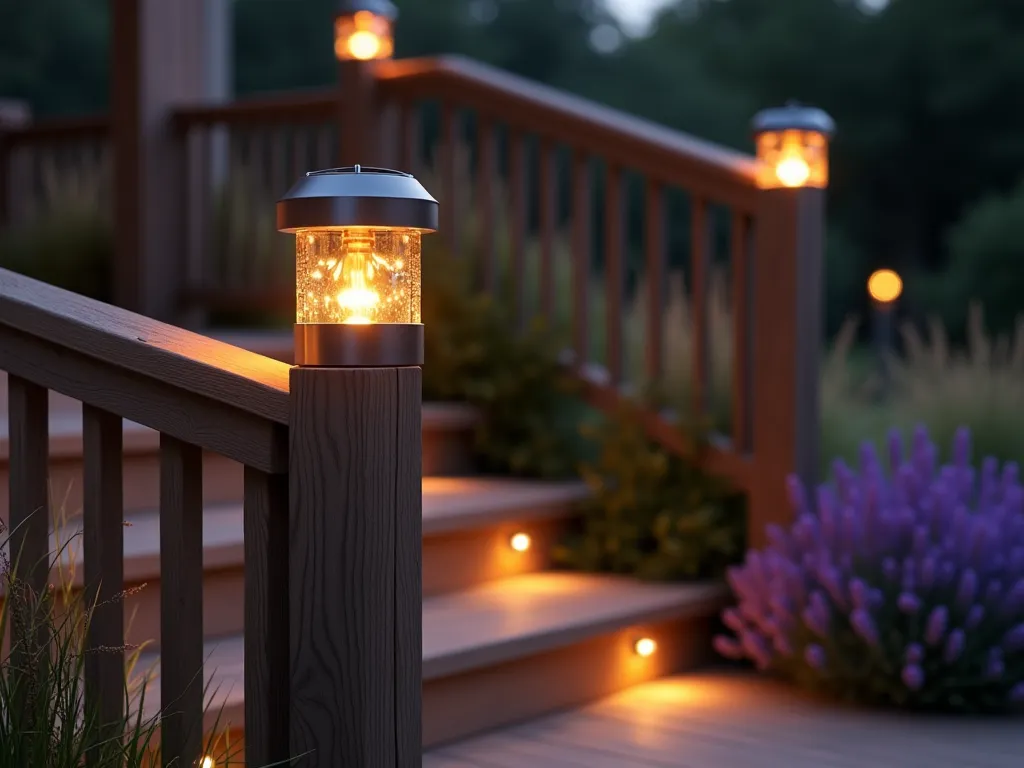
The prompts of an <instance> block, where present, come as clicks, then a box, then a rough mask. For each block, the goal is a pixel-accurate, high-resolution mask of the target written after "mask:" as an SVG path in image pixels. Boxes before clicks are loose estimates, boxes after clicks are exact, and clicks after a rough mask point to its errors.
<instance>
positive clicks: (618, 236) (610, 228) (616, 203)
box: [604, 165, 626, 386]
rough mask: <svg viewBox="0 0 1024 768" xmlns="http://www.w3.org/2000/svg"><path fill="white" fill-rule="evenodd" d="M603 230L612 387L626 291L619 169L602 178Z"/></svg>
mask: <svg viewBox="0 0 1024 768" xmlns="http://www.w3.org/2000/svg"><path fill="white" fill-rule="evenodd" d="M604 194H605V199H604V229H605V301H606V305H607V306H606V309H605V326H606V327H605V343H606V353H607V361H608V362H607V366H608V374H609V376H610V377H611V382H610V383H611V385H612V386H617V385H619V384H621V383H622V369H623V363H624V362H625V360H624V358H623V353H624V348H623V345H622V322H623V316H622V300H623V296H624V295H625V292H626V274H625V258H624V254H623V249H624V248H625V247H626V242H625V225H624V213H625V200H624V197H623V189H622V170H621V169H620V168H619V167H617V166H614V165H610V166H608V171H607V175H606V177H605V191H604Z"/></svg>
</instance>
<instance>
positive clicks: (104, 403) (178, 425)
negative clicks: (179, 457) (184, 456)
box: [0, 323, 288, 472]
mask: <svg viewBox="0 0 1024 768" xmlns="http://www.w3.org/2000/svg"><path fill="white" fill-rule="evenodd" d="M126 345H127V346H130V342H126ZM138 347H140V348H142V349H144V345H141V344H140V345H138ZM114 359H115V360H117V359H118V358H116V357H115V358H114ZM170 362H172V360H170V359H169V360H168V363H170ZM267 362H268V363H270V362H273V361H270V360H268V361H267ZM274 364H275V365H276V364H277V363H274ZM280 365H284V364H283V363H281V364H280ZM0 368H2V369H4V370H7V371H10V372H11V373H14V374H16V375H20V376H23V377H25V378H28V379H30V380H32V381H38V382H40V383H41V384H43V385H45V386H46V387H48V388H49V389H52V390H55V391H57V392H60V393H62V394H65V395H68V396H70V397H73V398H75V399H77V400H80V401H82V402H84V403H89V404H91V405H95V406H97V407H99V408H103V409H104V410H107V411H110V412H111V413H116V414H117V415H118V416H121V417H123V418H126V419H130V420H131V421H134V422H138V423H139V424H144V425H145V426H147V427H151V428H153V429H155V430H158V431H161V432H165V433H167V434H171V435H173V436H175V437H177V438H179V439H181V440H184V441H186V442H189V443H193V444H195V445H200V446H202V447H203V448H206V449H208V450H212V451H216V452H218V453H220V454H223V455H225V456H228V457H229V458H232V459H235V460H236V461H241V462H243V463H245V464H249V465H251V466H255V467H258V468H260V469H263V470H264V471H270V472H273V471H277V472H281V471H283V470H284V469H285V468H287V461H288V456H287V452H286V451H285V450H284V442H283V441H282V440H281V439H280V438H281V435H282V434H283V433H284V431H285V430H286V428H285V427H284V426H283V425H280V424H275V423H273V422H270V421H268V420H267V419H265V418H262V417H259V416H255V415H253V414H252V413H250V412H247V411H245V410H242V408H241V406H242V405H243V404H242V403H238V404H237V405H238V406H239V407H237V408H236V407H234V406H232V405H227V404H224V403H222V402H220V401H219V400H211V399H209V398H204V397H201V396H199V395H197V394H192V393H189V392H188V391H186V390H183V389H182V388H180V387H178V386H177V385H176V384H174V383H170V382H168V381H166V380H165V379H162V378H160V377H159V376H155V377H148V376H143V375H138V374H133V373H132V372H130V371H129V370H126V369H125V368H124V367H123V366H121V365H117V364H111V363H109V362H106V361H104V360H103V358H101V357H97V356H95V355H91V356H87V355H84V354H78V353H76V352H71V351H68V350H67V348H66V346H65V347H64V348H63V349H62V348H61V346H60V345H59V344H58V343H56V342H55V343H50V342H46V341H43V340H42V339H40V338H39V337H33V336H30V335H29V334H26V333H22V332H20V331H14V330H11V329H10V328H9V327H6V326H4V325H3V324H2V323H0ZM168 370H170V366H168ZM196 370H201V369H198V368H197V369H196Z"/></svg>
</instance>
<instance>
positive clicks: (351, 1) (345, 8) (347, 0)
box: [338, 0, 398, 21]
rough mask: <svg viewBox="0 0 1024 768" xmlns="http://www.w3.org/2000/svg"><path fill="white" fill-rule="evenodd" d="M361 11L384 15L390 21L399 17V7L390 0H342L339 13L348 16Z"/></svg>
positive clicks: (339, 4)
mask: <svg viewBox="0 0 1024 768" xmlns="http://www.w3.org/2000/svg"><path fill="white" fill-rule="evenodd" d="M360 11H369V12H370V13H372V14H373V15H374V16H383V17H384V18H386V19H389V20H390V21H394V20H395V19H396V18H397V17H398V8H397V7H396V6H395V4H394V3H392V2H390V0H341V2H340V3H338V15H339V16H346V15H349V14H353V13H359V12H360Z"/></svg>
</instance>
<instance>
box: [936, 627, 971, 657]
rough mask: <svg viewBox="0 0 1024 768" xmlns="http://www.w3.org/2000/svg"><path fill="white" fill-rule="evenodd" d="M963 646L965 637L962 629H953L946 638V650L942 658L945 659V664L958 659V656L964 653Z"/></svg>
mask: <svg viewBox="0 0 1024 768" xmlns="http://www.w3.org/2000/svg"><path fill="white" fill-rule="evenodd" d="M965 645H967V636H966V635H965V634H964V631H963V630H962V629H954V630H953V631H952V632H950V633H949V636H948V637H947V638H946V648H945V650H944V651H943V654H942V658H943V659H945V661H946V663H947V664H952V663H953V662H954V661H956V660H957V659H959V658H960V654H962V653H963V652H964V646H965Z"/></svg>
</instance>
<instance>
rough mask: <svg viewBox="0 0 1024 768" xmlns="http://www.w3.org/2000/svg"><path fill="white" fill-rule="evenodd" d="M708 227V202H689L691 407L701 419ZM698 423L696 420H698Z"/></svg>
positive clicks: (704, 408)
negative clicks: (691, 341)
mask: <svg viewBox="0 0 1024 768" xmlns="http://www.w3.org/2000/svg"><path fill="white" fill-rule="evenodd" d="M710 266H711V227H710V217H709V211H708V204H707V201H706V200H704V199H702V198H699V197H695V198H693V199H692V200H691V201H690V275H691V277H690V302H691V304H690V307H691V311H692V312H693V317H692V321H693V334H694V339H693V350H692V354H693V383H692V386H693V401H692V404H691V407H692V408H693V411H692V415H693V416H694V417H695V418H697V419H703V417H704V415H705V414H706V413H707V412H708V404H709V399H708V397H709V392H708V382H709V381H710V371H709V367H710V364H711V354H710V350H709V349H708V339H709V336H708V330H709V329H708V292H709V290H710ZM698 423H699V422H698Z"/></svg>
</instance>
